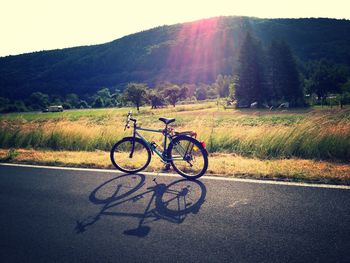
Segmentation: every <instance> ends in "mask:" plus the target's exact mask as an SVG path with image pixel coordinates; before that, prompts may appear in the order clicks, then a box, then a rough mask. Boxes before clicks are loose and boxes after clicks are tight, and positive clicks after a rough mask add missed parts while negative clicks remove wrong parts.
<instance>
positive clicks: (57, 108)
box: [44, 105, 63, 112]
mask: <svg viewBox="0 0 350 263" xmlns="http://www.w3.org/2000/svg"><path fill="white" fill-rule="evenodd" d="M62 111H63V107H62V106H61V105H58V106H50V107H48V108H47V109H45V110H44V112H62Z"/></svg>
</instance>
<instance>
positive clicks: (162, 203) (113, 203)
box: [75, 174, 206, 237]
mask: <svg viewBox="0 0 350 263" xmlns="http://www.w3.org/2000/svg"><path fill="white" fill-rule="evenodd" d="M145 181H146V177H145V176H144V175H143V174H132V175H130V174H123V175H121V176H117V177H115V178H112V179H110V180H108V181H106V182H104V183H103V184H101V185H99V186H98V187H96V188H95V189H94V190H93V191H92V192H91V193H90V196H89V200H90V202H92V203H93V204H96V205H102V207H101V209H100V210H99V212H98V213H97V214H96V215H95V216H89V217H87V218H86V219H83V220H81V221H77V222H76V227H75V231H76V232H77V233H82V232H85V231H86V230H87V228H88V227H89V226H92V225H93V224H95V223H96V222H97V221H98V220H100V219H101V217H102V216H117V217H130V218H137V219H138V225H137V227H136V228H132V229H128V230H125V231H124V232H123V233H124V234H125V235H132V236H137V237H145V236H147V235H148V234H149V232H150V230H151V227H150V226H149V225H150V224H151V223H152V222H154V221H158V220H166V221H168V222H171V223H175V224H181V223H182V222H183V221H184V220H185V219H186V217H187V215H189V214H191V213H192V214H196V213H198V212H199V210H200V208H201V206H202V204H203V203H204V202H205V197H206V187H205V185H204V184H203V183H202V182H200V181H197V180H196V181H192V180H187V179H180V180H175V181H172V182H171V183H169V184H164V183H158V182H157V179H156V178H154V179H153V182H152V183H151V184H152V185H151V186H150V187H147V188H146V187H145V186H146V183H145ZM147 197H149V200H148V201H147V200H146V199H147ZM135 206H137V207H138V208H139V210H140V208H141V210H142V212H139V211H136V212H135V211H133V208H135Z"/></svg>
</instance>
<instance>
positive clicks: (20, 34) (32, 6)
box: [0, 0, 350, 56]
mask: <svg viewBox="0 0 350 263" xmlns="http://www.w3.org/2000/svg"><path fill="white" fill-rule="evenodd" d="M349 10H350V1H349V0H332V1H325V0H318V1H316V0H208V1H206V0H148V1H147V0H0V36H1V41H0V43H1V44H0V56H7V55H16V54H21V53H27V52H33V51H41V50H50V49H58V48H66V47H74V46H82V45H93V44H102V43H106V42H109V41H112V40H115V39H117V38H120V37H122V36H125V35H129V34H132V33H136V32H139V31H142V30H147V29H150V28H153V27H156V26H161V25H171V24H176V23H183V22H189V21H194V20H199V19H203V18H209V17H215V16H254V17H260V18H301V17H330V18H338V19H343V18H345V19H350V12H349Z"/></svg>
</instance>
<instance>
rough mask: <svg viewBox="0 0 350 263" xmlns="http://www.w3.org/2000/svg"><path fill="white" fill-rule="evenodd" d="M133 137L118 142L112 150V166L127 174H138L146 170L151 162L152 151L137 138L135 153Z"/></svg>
mask: <svg viewBox="0 0 350 263" xmlns="http://www.w3.org/2000/svg"><path fill="white" fill-rule="evenodd" d="M133 141H134V138H133V137H125V138H123V139H121V140H120V141H118V142H117V143H116V144H115V145H114V146H113V147H112V149H111V152H110V158H111V161H112V164H113V165H114V166H115V167H116V168H117V169H118V170H120V171H122V172H125V173H137V172H140V171H142V170H144V169H145V168H146V167H147V166H148V165H149V163H150V161H151V150H150V149H149V148H148V146H147V145H146V144H145V143H144V142H143V141H142V140H141V139H139V138H135V148H134V151H133V153H131V152H132V147H133Z"/></svg>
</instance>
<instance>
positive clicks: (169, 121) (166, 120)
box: [159, 118, 175, 125]
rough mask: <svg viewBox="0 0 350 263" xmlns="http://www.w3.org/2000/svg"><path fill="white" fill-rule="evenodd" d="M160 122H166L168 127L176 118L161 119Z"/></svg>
mask: <svg viewBox="0 0 350 263" xmlns="http://www.w3.org/2000/svg"><path fill="white" fill-rule="evenodd" d="M159 120H160V121H162V122H164V123H165V124H166V125H168V124H169V123H172V122H174V121H175V119H174V118H159Z"/></svg>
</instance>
